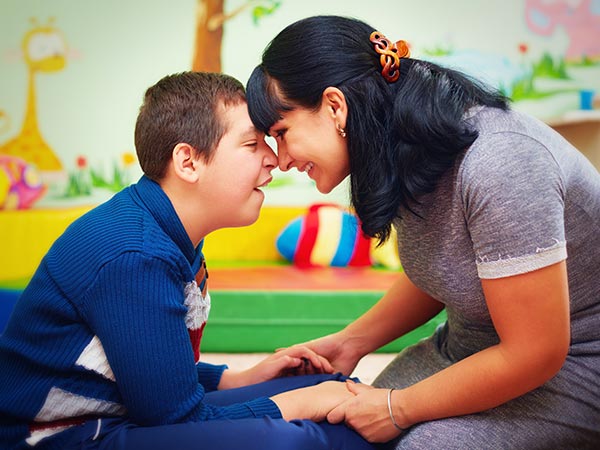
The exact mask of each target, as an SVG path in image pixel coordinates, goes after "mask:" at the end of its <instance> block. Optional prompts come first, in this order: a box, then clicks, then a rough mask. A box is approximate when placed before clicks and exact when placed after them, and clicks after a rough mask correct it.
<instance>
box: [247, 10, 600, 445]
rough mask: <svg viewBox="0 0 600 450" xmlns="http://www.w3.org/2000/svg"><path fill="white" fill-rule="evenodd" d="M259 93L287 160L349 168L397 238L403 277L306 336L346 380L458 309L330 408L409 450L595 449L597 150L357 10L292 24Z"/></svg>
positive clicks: (599, 299)
mask: <svg viewBox="0 0 600 450" xmlns="http://www.w3.org/2000/svg"><path fill="white" fill-rule="evenodd" d="M247 90H248V102H249V108H250V115H251V118H252V120H253V122H254V124H255V125H256V126H257V127H258V128H259V129H261V130H263V131H265V132H267V133H268V134H269V135H271V136H274V137H275V139H276V141H277V147H278V154H279V155H278V156H279V166H280V168H281V169H282V170H284V171H285V170H289V169H291V168H293V167H295V168H296V169H298V170H299V171H304V172H306V173H307V175H308V176H309V177H310V178H312V179H313V180H314V181H315V183H316V186H317V189H318V190H319V191H321V192H323V193H327V192H330V191H331V190H332V189H333V188H334V187H335V186H337V185H338V184H339V183H341V182H342V181H343V180H344V179H345V178H346V176H348V175H350V186H351V198H352V206H353V207H354V208H355V210H356V212H357V214H358V215H359V217H360V219H361V221H362V228H363V231H364V232H365V233H366V234H368V235H369V236H374V237H377V238H379V240H380V241H384V240H385V239H386V238H387V237H388V236H389V234H390V229H391V227H392V226H394V227H395V228H396V229H397V232H398V241H399V243H398V248H399V252H400V259H401V261H402V264H403V268H404V272H403V273H401V274H399V276H398V280H397V281H396V282H395V283H394V285H393V286H391V288H390V289H389V291H388V292H387V293H386V294H385V295H384V296H383V298H382V299H381V300H380V301H379V302H378V303H377V304H376V305H375V306H374V307H373V308H372V309H371V310H369V311H368V312H366V313H365V314H364V315H363V316H361V317H360V318H358V319H357V320H356V321H355V322H354V323H352V324H350V325H349V326H348V327H346V328H345V329H344V330H342V331H340V332H338V333H335V334H332V335H329V336H326V337H323V338H320V339H317V340H315V341H312V342H310V343H308V345H309V346H310V347H311V348H312V349H313V350H315V351H316V352H318V353H319V354H321V355H322V356H324V357H326V358H328V359H329V360H330V361H331V362H332V364H333V365H334V366H335V367H336V368H337V369H339V370H341V371H342V372H344V373H346V374H348V373H350V372H351V371H352V370H353V369H354V367H355V366H356V364H357V362H358V361H359V360H360V358H362V357H363V356H364V355H366V354H368V353H369V352H372V351H374V350H376V349H377V348H379V347H381V346H382V345H384V344H386V343H388V342H390V341H392V340H393V339H395V338H397V337H399V336H402V335H403V334H405V333H407V332H409V331H410V330H412V329H414V328H416V327H418V326H419V325H421V324H423V323H424V322H426V321H427V320H429V319H430V318H432V317H433V316H435V315H436V314H437V313H439V312H440V311H441V310H442V309H444V308H445V309H446V311H447V314H448V320H447V323H445V324H444V325H443V326H441V327H440V328H439V329H438V330H437V331H436V332H435V333H434V335H433V336H431V337H430V338H429V339H427V340H425V341H422V342H420V343H418V344H416V345H414V346H412V347H410V348H408V349H406V350H404V351H403V352H402V353H400V354H399V355H398V356H397V358H396V359H395V360H394V361H393V362H391V363H390V365H389V366H388V367H387V368H386V369H385V370H384V371H383V372H382V373H381V374H380V375H379V377H378V378H377V379H376V380H375V382H374V386H375V388H372V387H368V386H360V385H353V384H352V383H348V387H349V389H350V390H351V391H352V392H354V393H355V394H356V396H355V397H353V398H351V399H349V400H347V401H346V402H345V403H344V404H342V405H341V406H339V407H338V408H336V409H334V410H333V411H332V412H331V413H329V415H328V420H329V421H330V422H333V423H336V422H340V421H342V420H343V421H345V422H346V423H347V424H348V425H349V426H351V427H352V428H354V429H355V430H357V431H358V432H359V433H361V434H362V435H363V436H364V437H366V438H367V439H368V440H370V441H373V442H386V441H389V440H393V442H392V446H394V448H398V449H404V448H445V449H451V448H474V449H475V448H476V449H483V448H528V449H531V448H579V449H582V448H597V446H598V444H599V443H600V327H599V326H598V323H600V250H599V249H600V176H599V174H598V172H597V170H596V169H594V168H593V166H592V165H591V164H590V163H589V161H587V160H586V159H585V158H584V157H583V156H582V155H581V154H580V153H579V152H578V151H577V150H576V149H575V148H573V147H572V146H571V145H569V144H568V143H567V142H566V141H565V140H564V139H562V138H561V137H560V136H559V135H558V134H557V133H555V132H554V131H553V130H551V129H550V128H549V127H547V126H546V125H544V124H542V123H541V122H539V121H538V120H536V119H534V118H531V117H527V116H525V115H523V114H520V113H517V112H514V111H512V110H511V109H510V107H509V105H508V102H507V99H506V98H504V97H503V96H502V95H500V94H499V93H497V92H495V91H493V90H491V89H489V88H487V87H485V86H483V85H481V84H480V83H477V82H475V81H473V80H471V79H469V78H468V77H466V76H465V75H462V74H460V73H458V72H455V71H452V70H449V69H445V68H441V67H438V66H436V65H434V64H431V63H428V62H425V61H419V60H416V59H410V58H408V49H407V47H406V44H404V43H403V42H402V41H400V42H398V43H397V44H392V43H391V42H390V41H389V40H388V39H386V38H385V36H383V35H382V34H381V33H379V32H377V31H376V30H375V29H374V28H373V27H371V26H369V25H367V24H365V23H363V22H360V21H358V20H353V19H348V18H342V17H335V16H319V17H311V18H307V19H304V20H300V21H298V22H296V23H294V24H292V25H290V26H288V27H287V28H286V29H284V30H283V31H282V32H281V33H280V34H279V35H278V36H276V37H275V39H274V40H273V41H272V42H271V43H270V44H269V46H268V47H267V48H266V50H265V52H264V53H263V60H262V64H260V65H259V66H258V67H257V68H256V69H255V70H254V72H253V73H252V76H251V77H250V79H249V82H248V87H247ZM567 254H568V256H569V258H568V259H567Z"/></svg>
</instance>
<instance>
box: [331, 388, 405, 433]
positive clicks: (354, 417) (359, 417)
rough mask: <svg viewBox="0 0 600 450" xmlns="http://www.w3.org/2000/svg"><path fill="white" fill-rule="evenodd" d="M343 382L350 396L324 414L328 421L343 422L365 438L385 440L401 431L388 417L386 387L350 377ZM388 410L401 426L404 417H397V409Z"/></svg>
mask: <svg viewBox="0 0 600 450" xmlns="http://www.w3.org/2000/svg"><path fill="white" fill-rule="evenodd" d="M346 385H347V387H348V390H349V391H350V392H352V394H353V396H352V397H351V398H349V399H348V400H346V401H345V402H344V403H342V404H340V405H338V406H337V407H335V408H334V409H333V410H332V411H331V412H330V413H329V414H327V421H328V422H329V423H341V422H345V423H346V425H348V426H349V427H350V428H352V429H353V430H354V431H356V432H357V433H358V434H360V435H361V436H362V437H364V438H365V439H366V440H367V441H369V442H387V441H389V440H391V439H393V438H395V437H396V436H398V435H399V434H400V433H401V431H400V430H399V429H398V428H396V426H395V425H394V424H393V422H392V420H391V417H390V411H389V409H388V400H387V396H388V392H389V390H388V389H375V388H373V387H371V386H368V385H366V384H358V383H354V382H352V380H347V381H346ZM392 410H393V412H394V414H395V417H396V421H397V422H398V424H400V425H401V426H402V424H403V422H404V418H400V417H398V411H397V410H395V409H392ZM399 419H402V420H399Z"/></svg>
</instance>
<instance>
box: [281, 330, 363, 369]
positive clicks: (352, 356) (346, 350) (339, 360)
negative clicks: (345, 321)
mask: <svg viewBox="0 0 600 450" xmlns="http://www.w3.org/2000/svg"><path fill="white" fill-rule="evenodd" d="M299 345H300V346H303V347H307V348H309V349H311V350H312V351H314V352H315V353H316V354H318V355H320V356H322V357H323V358H326V359H327V360H328V361H329V362H330V363H331V365H332V366H333V368H334V369H335V371H337V372H341V373H343V374H344V375H350V374H351V373H352V371H353V370H354V368H355V367H356V365H357V364H358V361H359V360H360V358H361V357H362V355H359V354H356V353H355V352H354V351H353V350H354V347H353V346H352V345H351V344H349V343H346V338H345V337H344V334H343V331H340V332H338V333H334V334H330V335H328V336H324V337H322V338H318V339H314V340H312V341H308V342H305V343H303V344H299ZM294 347H296V346H293V347H290V348H294ZM285 350H288V349H281V350H278V351H285Z"/></svg>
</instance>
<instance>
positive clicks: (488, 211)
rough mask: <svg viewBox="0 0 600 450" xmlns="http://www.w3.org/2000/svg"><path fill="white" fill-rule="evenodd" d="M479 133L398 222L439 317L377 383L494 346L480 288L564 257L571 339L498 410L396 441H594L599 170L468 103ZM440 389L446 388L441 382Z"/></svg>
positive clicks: (411, 378) (598, 384)
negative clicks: (531, 383)
mask: <svg viewBox="0 0 600 450" xmlns="http://www.w3.org/2000/svg"><path fill="white" fill-rule="evenodd" d="M468 120H469V121H471V123H472V124H473V126H474V127H475V128H476V129H477V130H478V131H479V137H478V138H477V140H476V141H475V142H474V143H473V145H472V146H471V147H470V148H469V149H468V150H466V151H465V152H464V154H462V155H460V157H459V158H458V159H457V161H456V163H455V165H454V167H453V168H452V169H451V170H450V171H448V173H447V174H446V175H445V176H444V177H443V178H442V179H441V180H440V183H439V185H438V186H437V188H436V190H435V191H434V192H433V193H431V194H428V195H426V196H423V197H422V198H420V201H421V204H420V205H416V206H415V207H414V210H415V212H417V213H418V214H419V215H420V216H421V217H422V219H421V218H418V217H416V216H415V215H413V214H411V213H409V212H406V213H404V215H403V219H402V220H399V221H397V222H396V228H397V229H398V239H399V250H400V260H401V262H402V266H403V267H404V269H405V271H406V273H407V274H408V276H409V277H410V278H411V280H412V281H413V282H414V283H415V284H416V285H417V286H419V287H420V288H421V289H422V290H423V291H425V292H427V293H428V294H430V295H431V296H433V297H434V298H436V299H438V300H439V301H441V302H443V303H444V304H445V305H446V311H447V313H448V321H447V323H446V324H444V326H443V327H440V328H438V330H437V331H436V333H435V334H434V335H433V336H432V337H430V338H429V339H425V340H423V341H421V342H419V343H417V344H415V345H413V346H411V347H409V348H407V349H405V350H404V351H403V352H402V353H400V354H399V355H398V356H397V357H396V358H395V359H394V360H393V361H392V362H391V363H390V364H389V365H388V366H387V367H386V368H385V369H384V370H383V372H382V373H381V374H380V375H379V376H378V377H377V379H376V380H375V381H374V383H373V384H374V385H375V386H377V387H386V388H390V387H394V388H400V389H401V388H403V387H406V386H410V385H412V384H414V383H417V382H418V381H420V380H422V379H424V378H427V377H429V376H431V375H432V374H434V373H436V372H439V371H440V370H443V369H444V368H446V367H448V366H450V365H452V364H454V363H455V362H457V361H458V360H460V359H462V358H465V357H467V356H469V355H471V354H473V353H475V352H477V351H480V350H482V349H484V348H487V347H489V346H491V345H494V344H496V343H498V336H497V334H496V331H495V329H494V326H493V324H492V321H491V319H490V314H489V311H488V308H487V306H486V302H485V298H484V296H483V291H482V288H481V281H480V280H481V279H482V278H499V277H507V276H511V275H516V274H521V273H526V272H529V271H533V270H536V269H539V268H542V267H545V266H548V265H551V264H554V263H556V262H559V261H562V260H565V259H566V261H567V271H568V277H569V294H570V302H571V347H570V349H569V355H568V357H567V359H566V361H565V363H564V365H563V367H562V369H561V370H560V371H559V373H558V374H557V375H556V376H554V377H553V378H552V379H551V380H550V381H548V382H546V383H545V384H544V385H543V386H541V387H539V388H537V389H535V390H533V391H531V392H529V393H527V394H525V395H523V396H521V397H519V398H517V399H514V400H511V401H509V402H507V403H504V404H502V405H500V406H498V407H496V408H492V409H490V410H487V411H484V412H481V413H478V414H473V415H466V416H459V417H452V418H446V419H444V420H438V421H431V422H423V423H420V424H418V425H416V426H414V427H412V428H411V429H410V430H409V432H408V433H406V434H405V435H403V436H402V438H401V439H400V440H399V441H397V442H394V443H393V445H392V447H393V448H394V449H396V450H401V449H402V450H403V449H416V448H461V449H462V448H477V449H505V448H528V449H529V448H544V449H546V448H578V449H588V448H589V449H592V448H594V449H597V448H599V447H598V446H599V445H600V175H599V174H598V171H597V170H596V169H595V168H594V167H593V166H592V165H591V164H590V163H589V161H588V160H587V159H586V158H585V157H584V156H583V155H582V154H581V153H579V152H578V151H577V150H576V149H575V148H573V147H572V146H571V145H569V144H568V143H567V142H566V141H565V140H564V139H563V138H562V137H561V136H560V135H559V134H558V133H555V132H554V131H553V130H551V129H550V128H549V127H547V126H546V125H544V124H542V123H541V122H539V121H537V120H535V119H533V118H530V117H526V116H524V115H522V114H519V113H516V112H512V111H508V112H503V111H501V110H497V109H491V108H477V109H475V110H472V111H470V116H469V119H468ZM448 389H452V386H451V385H449V386H448Z"/></svg>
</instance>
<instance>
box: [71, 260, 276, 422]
mask: <svg viewBox="0 0 600 450" xmlns="http://www.w3.org/2000/svg"><path fill="white" fill-rule="evenodd" d="M182 296H183V294H182V280H181V279H180V274H179V273H177V271H176V270H174V267H173V266H171V265H170V264H169V263H168V262H166V261H163V260H161V259H158V258H155V257H148V256H145V255H143V254H141V253H140V252H128V253H124V254H122V255H120V256H119V257H117V258H115V259H114V260H112V261H110V262H109V263H107V264H105V265H104V267H103V268H102V269H101V270H100V272H99V273H98V275H97V277H96V279H95V280H94V282H93V284H92V286H90V288H89V289H88V291H87V293H86V295H85V296H84V298H83V302H82V311H83V312H84V314H85V315H86V318H87V321H88V323H89V324H90V326H91V327H92V328H93V330H94V332H95V333H96V335H97V336H98V338H99V340H100V342H101V343H102V346H103V348H104V351H105V353H106V357H107V360H108V362H109V364H110V367H111V369H112V371H113V373H114V376H115V379H116V383H117V385H118V388H119V391H120V392H121V394H122V396H123V403H124V405H125V407H126V408H127V413H128V415H129V416H130V418H131V420H132V421H134V422H136V423H138V424H140V425H158V424H167V423H179V422H186V421H195V420H211V419H222V418H230V419H238V418H248V417H261V416H264V415H269V416H272V417H281V413H280V412H279V409H278V408H277V406H276V405H275V404H274V403H273V402H272V401H271V400H269V399H266V398H262V399H256V400H253V401H251V402H248V403H242V404H236V405H231V406H227V407H216V406H213V405H208V404H206V403H204V402H203V400H204V395H205V389H204V387H203V386H202V384H200V383H199V372H198V368H197V366H196V364H195V361H194V354H193V351H192V347H191V345H190V339H189V334H188V331H187V328H186V326H185V315H186V312H187V309H186V307H185V306H184V304H183V298H182ZM218 370H221V369H217V371H218ZM217 371H213V372H212V377H213V384H214V380H216V373H217ZM219 377H220V375H219ZM208 387H211V386H208Z"/></svg>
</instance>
